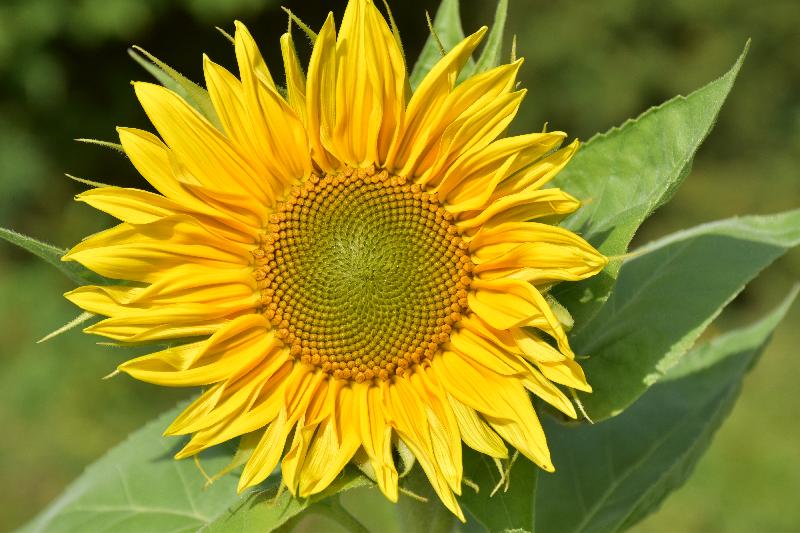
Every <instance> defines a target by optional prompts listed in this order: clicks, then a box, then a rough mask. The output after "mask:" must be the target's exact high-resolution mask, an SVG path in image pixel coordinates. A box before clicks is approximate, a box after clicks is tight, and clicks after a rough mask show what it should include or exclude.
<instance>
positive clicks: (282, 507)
mask: <svg viewBox="0 0 800 533" xmlns="http://www.w3.org/2000/svg"><path fill="white" fill-rule="evenodd" d="M273 475H274V476H275V479H271V481H272V482H271V483H269V484H268V485H267V486H266V487H265V486H264V485H265V484H262V485H261V487H262V489H263V490H259V491H257V492H254V493H251V494H250V495H249V496H248V497H247V498H245V499H244V500H243V501H240V502H238V503H236V504H234V505H232V506H231V507H230V508H228V509H227V510H226V511H225V512H223V513H222V514H220V515H219V516H218V517H217V518H216V519H215V520H213V521H211V522H210V523H209V524H208V527H205V528H203V531H208V532H212V533H213V532H220V533H221V532H227V531H263V532H267V531H272V530H274V529H276V528H278V527H280V526H282V525H283V524H285V523H286V522H287V521H288V520H289V519H291V518H294V517H295V516H297V515H298V514H300V513H301V512H303V511H305V510H307V509H309V508H311V507H312V506H313V505H314V504H316V505H317V506H319V505H324V504H323V503H322V500H325V499H326V498H329V497H330V496H333V495H334V494H338V493H340V492H343V491H347V490H350V489H354V488H357V487H364V486H367V485H370V484H371V482H370V481H369V480H368V479H367V478H365V477H364V476H363V475H362V474H361V473H360V472H358V470H357V469H356V468H355V467H353V466H352V465H348V467H347V468H345V470H344V472H343V473H342V474H341V475H340V476H339V477H338V478H336V480H334V482H333V483H331V485H330V486H329V487H328V488H327V489H325V491H324V492H322V493H320V494H317V495H315V496H312V497H311V498H308V499H305V500H299V499H297V498H294V497H293V496H292V495H291V494H290V493H289V492H288V491H287V490H286V489H283V491H280V490H279V487H278V480H277V478H278V477H279V476H278V475H275V474H273ZM233 492H234V493H235V492H236V490H235V488H234V489H233Z"/></svg>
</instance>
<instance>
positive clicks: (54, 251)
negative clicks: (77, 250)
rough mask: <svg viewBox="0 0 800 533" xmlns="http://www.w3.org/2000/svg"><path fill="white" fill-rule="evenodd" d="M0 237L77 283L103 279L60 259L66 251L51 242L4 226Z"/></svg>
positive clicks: (76, 264)
mask: <svg viewBox="0 0 800 533" xmlns="http://www.w3.org/2000/svg"><path fill="white" fill-rule="evenodd" d="M0 239H3V240H5V241H8V242H10V243H11V244H14V245H16V246H19V247H20V248H23V249H25V250H27V251H29V252H30V253H32V254H33V255H35V256H37V257H38V258H40V259H44V260H45V261H46V262H48V263H50V264H51V265H53V266H54V267H56V268H57V269H58V270H60V271H61V272H62V273H63V274H64V275H65V276H67V277H68V278H69V279H70V280H72V281H74V282H75V283H77V284H78V285H85V284H87V283H102V282H103V281H104V279H103V278H102V277H101V276H98V275H97V274H95V273H94V272H92V271H90V270H88V269H86V268H84V267H83V266H82V265H79V264H78V263H75V262H74V261H69V262H64V261H62V260H61V257H62V256H63V255H64V254H66V253H67V251H66V250H63V249H61V248H57V247H55V246H53V245H52V244H47V243H46V242H42V241H38V240H36V239H34V238H33V237H28V236H27V235H23V234H21V233H17V232H16V231H12V230H10V229H6V228H0Z"/></svg>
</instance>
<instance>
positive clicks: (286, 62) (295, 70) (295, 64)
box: [281, 32, 306, 122]
mask: <svg viewBox="0 0 800 533" xmlns="http://www.w3.org/2000/svg"><path fill="white" fill-rule="evenodd" d="M281 53H282V55H283V68H284V70H285V71H286V95H287V97H288V100H289V105H290V106H292V109H294V112H295V113H296V114H297V116H298V117H300V118H301V119H302V120H303V122H305V120H306V76H305V74H304V73H303V67H302V66H301V65H300V59H299V58H298V57H297V50H296V49H295V47H294V40H293V39H292V34H291V33H289V32H287V33H284V34H283V35H281Z"/></svg>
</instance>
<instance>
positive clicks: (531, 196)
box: [456, 189, 580, 232]
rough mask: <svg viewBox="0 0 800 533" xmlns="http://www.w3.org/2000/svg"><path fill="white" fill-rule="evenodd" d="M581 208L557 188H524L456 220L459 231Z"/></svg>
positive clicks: (560, 214) (559, 215)
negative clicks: (471, 214)
mask: <svg viewBox="0 0 800 533" xmlns="http://www.w3.org/2000/svg"><path fill="white" fill-rule="evenodd" d="M578 207H580V202H578V200H576V199H575V198H573V197H572V196H570V195H569V194H567V193H565V192H564V191H562V190H560V189H543V190H525V191H522V192H520V193H516V194H512V195H510V196H505V197H502V198H498V199H497V200H494V201H493V202H492V203H490V204H489V206H488V207H486V208H485V209H483V210H482V211H477V212H475V214H474V215H473V216H467V217H464V218H463V220H461V221H459V222H457V223H456V225H457V226H458V228H459V229H460V230H462V231H466V232H469V230H474V229H478V228H480V227H487V226H496V225H499V224H502V223H503V222H522V221H526V220H532V219H535V218H543V217H554V218H555V217H563V216H566V215H568V214H570V213H572V212H574V211H575V210H576V209H578Z"/></svg>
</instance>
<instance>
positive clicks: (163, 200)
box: [64, 0, 606, 519]
mask: <svg viewBox="0 0 800 533" xmlns="http://www.w3.org/2000/svg"><path fill="white" fill-rule="evenodd" d="M485 31H486V29H485V28H482V29H480V30H479V31H477V32H476V33H474V34H472V35H470V36H469V37H467V38H466V39H464V40H463V41H462V42H460V43H459V44H458V45H456V46H455V47H454V48H453V49H452V50H450V51H449V52H447V53H446V54H445V55H444V56H443V57H442V58H441V59H440V60H439V61H438V62H437V63H436V64H435V65H434V67H433V68H432V69H431V70H430V72H429V73H428V74H427V75H426V76H425V77H424V79H423V80H422V82H421V83H420V84H419V87H418V88H417V89H416V90H415V91H414V92H413V93H411V91H410V89H409V83H408V77H407V70H406V64H405V61H404V57H403V53H402V51H401V47H400V43H399V42H398V41H397V39H396V37H395V36H396V33H395V32H393V31H392V30H391V29H390V28H389V26H388V25H387V23H386V20H385V19H384V17H383V15H382V14H381V13H380V12H379V11H378V9H376V7H375V6H374V5H373V3H372V1H371V0H350V2H349V4H348V6H347V8H346V10H345V13H344V17H343V20H342V24H341V27H340V29H339V31H338V32H337V31H336V28H335V23H334V18H333V15H330V16H329V17H328V19H327V20H326V22H325V24H324V25H323V27H322V29H321V30H320V32H319V33H318V34H317V36H316V39H315V41H314V44H313V50H312V53H311V59H310V61H309V63H308V65H307V68H304V67H303V65H301V64H300V62H299V60H298V56H297V54H296V52H295V48H294V44H293V41H292V36H291V34H290V33H286V34H284V35H283V36H282V37H281V40H280V44H281V49H282V52H283V60H284V65H283V66H284V73H285V76H284V80H285V83H284V84H285V90H284V89H281V88H279V86H278V85H277V84H276V83H275V81H274V79H273V77H272V74H271V73H270V70H269V69H268V67H267V65H266V64H265V62H264V60H263V59H262V57H261V54H260V52H259V50H258V47H257V46H256V44H255V42H254V40H253V38H252V37H251V35H250V33H249V32H248V31H247V29H246V28H245V27H244V26H243V25H242V24H240V23H237V24H236V34H235V38H234V42H235V53H236V60H237V63H238V70H239V73H238V74H239V75H238V77H237V76H235V75H234V74H232V73H231V72H229V71H227V70H226V69H224V68H222V67H220V66H219V65H217V64H216V63H214V62H212V61H211V60H210V59H208V58H207V57H206V58H205V61H204V73H205V85H206V87H207V91H205V90H202V89H200V88H196V90H195V92H194V93H193V94H192V97H191V101H192V103H191V104H190V103H189V102H188V101H187V100H186V99H184V98H183V97H182V96H180V95H178V94H176V93H175V92H172V91H170V90H168V89H166V88H163V87H160V86H156V85H152V84H149V83H136V84H135V91H136V95H137V97H138V98H139V101H140V102H141V104H142V106H143V108H144V110H145V112H146V113H147V115H148V117H149V118H150V120H151V122H152V123H153V125H154V126H155V129H156V130H157V131H158V134H159V137H157V136H155V135H153V134H151V133H147V132H145V131H140V130H135V129H129V128H120V129H119V130H118V131H119V136H120V141H121V144H122V146H123V148H124V150H125V152H126V154H127V155H128V156H129V158H130V159H131V161H132V163H133V165H134V166H135V167H136V169H137V170H138V171H139V172H140V173H141V174H142V176H143V177H144V178H145V179H146V180H147V181H148V182H149V183H150V185H152V187H153V188H154V189H155V192H149V191H145V190H139V189H123V188H118V187H102V188H98V189H92V190H90V191H87V192H85V193H83V194H81V195H79V196H78V200H80V201H83V202H86V203H88V204H90V205H92V206H94V207H96V208H97V209H100V210H103V211H106V212H108V213H110V214H112V215H114V216H115V217H117V218H118V219H119V220H120V221H121V223H120V224H119V225H117V226H115V227H114V228H111V229H109V230H107V231H104V232H101V233H99V234H97V235H93V236H91V237H89V238H87V239H85V240H84V241H82V242H81V243H80V244H78V245H77V246H75V247H74V248H73V249H72V250H70V252H69V253H68V254H67V255H66V256H65V257H64V260H67V261H78V262H80V263H82V264H83V265H85V266H86V267H88V268H90V269H92V270H94V271H95V272H97V273H99V274H101V275H103V276H106V277H107V278H111V279H115V280H120V283H119V284H116V285H115V284H110V285H104V286H84V287H81V288H79V289H76V290H74V291H72V292H69V293H67V295H66V296H67V298H69V299H70V300H71V301H72V302H74V303H76V304H77V305H78V306H80V307H82V308H83V309H85V310H86V311H89V312H91V313H96V314H99V315H103V316H105V317H107V318H104V319H103V320H100V321H99V322H97V323H95V324H94V325H92V326H90V327H89V328H87V331H88V332H90V333H94V334H98V335H103V336H105V337H109V338H111V339H114V340H116V341H119V342H123V343H137V344H140V343H162V344H163V343H164V342H165V341H168V342H169V345H170V346H171V347H169V348H166V349H163V350H161V351H156V352H154V353H151V354H149V355H145V356H142V357H139V358H136V359H133V360H131V361H128V362H126V363H124V364H122V365H120V366H119V370H120V371H122V372H125V373H127V374H129V375H131V376H133V377H135V378H137V379H140V380H143V381H148V382H151V383H155V384H160V385H166V386H200V387H204V388H205V390H204V392H203V393H202V394H201V395H200V396H199V398H198V399H197V400H196V401H194V402H193V403H192V404H191V405H190V406H189V407H188V408H187V409H186V410H185V411H184V412H183V413H182V414H181V415H180V416H179V417H178V418H177V419H176V420H175V421H174V422H173V423H172V425H171V426H170V427H169V428H168V430H167V433H168V434H171V435H191V438H190V440H189V441H188V443H187V444H186V446H185V447H184V448H183V449H182V450H181V451H180V452H179V453H178V454H177V457H178V458H183V457H188V456H192V455H195V454H197V453H199V452H200V451H202V450H204V449H207V448H209V447H211V446H214V445H216V444H219V443H222V442H225V441H227V440H231V439H239V446H240V450H241V452H242V453H241V454H238V455H239V456H240V457H244V458H245V460H244V470H243V472H242V474H241V478H240V484H239V488H240V490H244V489H246V488H248V487H251V486H254V485H256V484H258V483H260V482H261V481H263V480H264V479H265V478H266V477H267V476H269V475H270V473H271V472H272V471H273V470H274V469H275V467H276V466H277V465H278V463H279V462H280V464H281V471H282V476H283V480H284V482H285V483H286V486H287V487H288V488H289V490H291V491H292V493H293V494H296V495H298V496H300V497H307V496H310V495H312V494H316V493H319V492H321V491H322V490H324V489H325V488H326V487H327V486H328V485H329V484H330V483H331V481H333V479H334V478H335V477H336V476H337V475H338V474H339V473H340V472H341V470H342V468H344V466H345V465H346V464H347V463H348V462H351V461H354V462H356V463H357V464H359V465H360V466H361V468H362V469H363V470H364V471H365V472H366V473H367V475H369V476H370V477H371V478H372V479H374V481H375V482H376V483H377V485H378V487H380V489H381V490H382V491H383V493H384V494H385V495H386V496H387V497H388V498H389V499H391V500H396V499H397V496H398V477H399V476H398V472H397V469H396V466H395V462H394V459H393V453H392V451H393V448H395V447H397V446H401V445H402V446H404V447H405V448H408V449H409V450H410V451H411V452H412V453H413V455H414V456H415V457H416V459H417V461H418V462H419V464H420V465H421V467H422V469H423V470H424V471H425V474H426V475H427V476H428V478H429V479H430V481H431V484H432V486H433V488H434V489H435V490H436V492H437V493H438V494H439V496H440V497H441V499H442V501H443V502H444V504H445V505H446V506H447V507H448V508H449V509H450V510H452V511H453V512H454V513H455V514H456V515H458V516H459V517H460V518H461V519H463V514H462V512H461V510H460V508H459V505H458V502H457V500H456V498H455V496H454V494H460V487H461V480H462V464H461V446H462V442H463V443H465V444H466V445H468V446H470V447H472V448H474V449H475V450H478V451H480V452H482V453H485V454H487V455H490V456H492V457H495V458H505V457H507V456H508V451H507V448H506V444H505V443H508V444H510V445H511V446H513V447H514V448H516V449H517V450H519V451H520V452H521V453H522V454H524V455H525V456H527V457H528V458H529V459H530V460H532V461H534V462H535V463H536V464H538V465H539V466H541V467H542V468H544V469H545V470H553V465H552V464H551V461H550V455H549V452H548V449H547V444H546V441H545V436H544V433H543V432H542V428H541V425H540V424H539V421H538V418H537V415H536V413H535V412H534V410H533V407H532V405H531V400H530V397H529V394H528V393H529V392H531V393H533V394H535V395H536V396H538V397H540V398H542V399H543V400H544V401H546V402H548V403H550V404H551V405H553V406H554V407H556V408H557V409H559V410H561V411H563V412H564V413H565V414H567V415H568V416H570V417H573V418H574V417H575V416H576V413H575V409H574V407H573V405H572V403H571V402H570V401H569V399H568V397H567V396H566V395H565V393H564V389H570V388H572V389H578V390H582V391H590V390H591V389H590V387H589V385H588V384H587V383H586V380H585V378H584V375H583V372H582V371H581V368H580V366H579V365H578V364H577V363H576V362H575V360H574V355H573V353H572V351H571V350H570V347H569V343H568V340H567V337H566V334H565V331H564V325H563V324H562V323H561V322H560V321H559V319H558V318H557V316H556V314H555V313H554V311H553V310H552V309H551V307H550V304H549V303H548V299H547V298H546V296H547V292H548V290H549V289H550V288H551V287H552V286H553V285H554V284H555V283H558V282H562V281H575V280H580V279H584V278H586V277H589V276H592V275H594V274H596V273H597V272H599V271H600V270H601V269H602V268H603V267H604V265H605V263H606V260H605V258H604V257H602V256H601V255H600V254H599V253H598V252H597V251H596V250H594V249H593V248H592V247H591V246H590V245H589V244H588V243H586V242H585V241H584V240H583V239H581V238H580V237H578V236H577V235H575V234H573V233H571V232H569V231H567V230H564V229H561V228H559V227H557V226H554V225H552V224H553V223H554V222H557V221H558V220H559V219H560V218H562V217H564V216H565V215H567V214H569V213H571V212H573V211H574V210H575V209H577V208H578V205H579V204H578V201H577V200H575V199H574V198H573V197H571V196H570V195H569V194H567V193H566V192H563V191H561V190H559V189H557V188H543V186H544V185H545V184H547V183H548V182H549V181H550V180H551V179H552V178H553V177H554V176H555V175H556V174H557V173H558V172H559V171H560V170H561V169H562V168H563V167H564V166H565V165H566V164H567V162H568V161H569V159H570V158H571V157H572V155H573V154H574V153H575V151H576V149H577V147H578V143H577V142H573V143H572V144H569V145H567V146H566V147H563V148H560V146H561V144H562V143H563V141H564V139H565V138H566V135H565V134H564V133H562V132H545V133H532V134H527V135H520V136H513V137H506V136H505V135H504V133H505V132H506V130H507V129H508V126H509V124H510V122H511V121H512V119H513V118H514V116H515V114H516V112H517V109H518V107H519V105H520V102H521V101H522V98H523V96H524V94H525V91H524V90H517V89H516V86H517V82H516V75H517V72H518V70H519V67H520V64H521V61H515V62H512V63H510V64H505V65H501V66H498V67H496V68H492V69H490V70H486V71H484V72H480V73H477V74H475V75H473V76H471V77H468V78H467V79H465V80H464V81H462V82H460V83H456V80H457V79H458V75H459V72H460V71H461V69H462V67H463V66H464V65H465V63H466V62H467V60H468V58H469V57H470V56H471V54H472V52H473V51H474V50H475V48H476V47H477V46H478V45H479V43H480V41H481V39H482V37H483V35H484V33H485Z"/></svg>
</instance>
